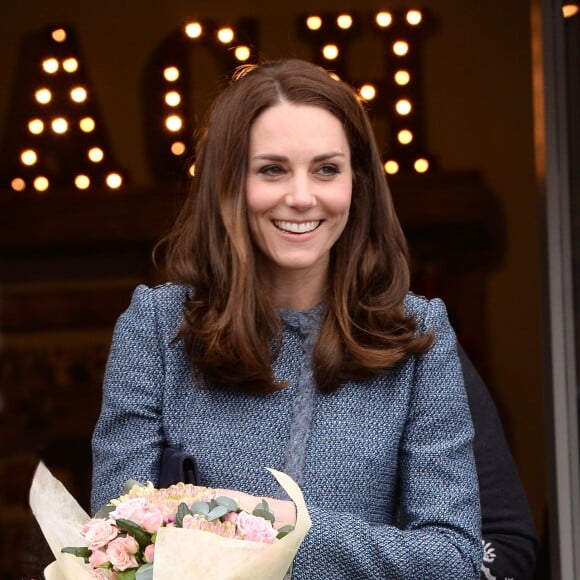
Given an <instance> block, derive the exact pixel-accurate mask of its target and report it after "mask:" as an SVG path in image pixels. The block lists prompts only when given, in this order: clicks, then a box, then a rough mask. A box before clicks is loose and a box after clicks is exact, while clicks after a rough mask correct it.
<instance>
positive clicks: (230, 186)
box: [158, 59, 432, 394]
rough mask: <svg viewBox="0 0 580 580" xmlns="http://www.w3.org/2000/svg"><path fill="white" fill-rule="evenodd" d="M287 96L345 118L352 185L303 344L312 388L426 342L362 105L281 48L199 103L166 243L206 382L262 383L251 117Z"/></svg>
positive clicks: (265, 368) (188, 340)
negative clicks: (249, 177)
mask: <svg viewBox="0 0 580 580" xmlns="http://www.w3.org/2000/svg"><path fill="white" fill-rule="evenodd" d="M281 101H287V102H290V103H294V104H301V105H311V106H315V107H321V108H322V109H325V110H326V111H328V112H330V113H331V114H332V115H334V116H335V117H336V118H337V119H338V120H339V121H340V122H341V123H342V125H343V127H344V130H345V133H346V136H347V139H348V143H349V145H350V152H351V164H352V170H353V191H352V201H351V208H350V216H349V220H348V223H347V224H346V227H345V229H344V231H343V233H342V235H341V237H340V238H339V239H338V241H337V242H336V244H335V245H334V247H333V248H332V250H331V253H330V260H329V262H330V265H329V271H328V282H327V290H326V295H325V297H324V303H325V309H324V314H323V316H322V320H321V328H320V332H319V336H318V339H317V342H316V344H315V346H314V351H313V364H314V376H315V378H316V381H317V384H318V387H319V388H320V389H321V390H325V391H330V390H333V389H335V388H338V387H339V386H340V385H341V384H343V383H344V382H345V381H346V380H348V379H351V378H370V377H372V376H373V375H376V374H377V373H380V372H385V371H387V370H388V369H391V368H392V367H394V366H395V365H396V364H397V363H399V362H400V361H401V360H403V359H405V358H406V357H408V356H409V355H412V354H420V353H422V352H424V351H425V350H426V349H427V348H428V347H429V345H430V343H431V341H432V337H431V335H430V334H418V333H417V332H416V323H415V320H414V318H413V317H410V316H406V315H405V313H404V310H403V300H404V298H405V295H406V293H407V291H408V289H409V267H408V256H407V245H406V241H405V238H404V235H403V232H402V230H401V226H400V224H399V221H398V219H397V216H396V215H395V211H394V208H393V202H392V199H391V194H390V192H389V188H388V186H387V182H386V177H385V172H384V168H383V165H382V162H381V159H380V156H379V153H378V150H377V146H376V143H375V139H374V135H373V130H372V127H371V125H370V122H369V119H368V117H367V114H366V112H365V110H364V108H363V106H362V104H361V102H360V101H359V100H358V98H357V97H356V94H355V93H354V91H353V90H352V89H351V88H350V87H349V86H348V85H347V84H345V83H343V82H341V81H337V80H335V79H333V78H332V77H331V76H330V75H329V74H328V73H327V72H326V71H324V70H323V69H321V68H319V67H317V66H315V65H313V64H311V63H308V62H305V61H301V60H295V59H289V60H281V61H274V62H267V63H265V64H262V65H259V66H255V65H253V66H245V67H243V68H241V69H239V70H238V71H237V72H236V74H234V76H233V77H232V81H231V83H230V84H229V86H228V87H227V88H226V89H225V90H224V91H223V92H222V93H221V94H220V95H219V96H218V98H217V99H216V100H215V102H214V104H213V106H212V107H211V110H210V112H209V118H208V122H207V125H206V129H205V131H204V132H203V134H202V135H201V138H200V139H199V141H198V147H197V157H196V165H195V167H196V169H195V178H194V179H193V182H192V186H191V189H190V192H189V195H188V197H187V199H186V202H185V204H184V206H183V208H182V210H181V212H180V214H179V216H178V218H177V220H176V223H175V224H174V227H173V229H172V231H171V232H170V233H169V235H168V236H167V237H166V238H165V239H163V240H162V241H161V243H160V246H158V249H159V248H160V247H161V248H162V249H163V250H164V260H165V269H166V272H167V274H168V276H169V279H170V280H173V281H175V282H178V283H182V284H186V285H187V286H189V287H190V288H191V289H192V290H191V292H190V293H189V294H188V296H187V299H186V302H185V304H184V317H183V321H182V325H181V328H180V330H179V334H178V338H183V340H184V346H185V349H186V353H187V356H188V359H189V361H190V364H191V368H192V370H193V372H195V373H197V374H199V376H201V377H203V378H204V380H205V382H206V384H207V385H210V386H219V387H226V388H235V389H239V390H243V391H247V392H254V393H262V394H266V393H269V392H273V391H275V390H278V389H280V388H282V387H283V386H284V385H285V384H284V383H279V382H276V381H274V378H273V376H272V360H273V357H275V356H276V352H277V347H276V345H279V339H280V333H281V323H280V319H279V316H278V315H277V312H276V308H275V305H274V304H272V302H271V299H270V296H269V294H268V290H267V288H266V287H265V286H264V285H263V284H262V283H261V281H260V278H259V276H258V271H257V270H258V269H257V266H258V261H259V260H260V251H259V250H258V249H257V246H256V245H255V244H254V243H253V241H252V237H251V234H250V230H249V226H248V220H247V210H246V193H245V184H246V173H247V165H248V147H249V136H250V130H251V128H252V124H253V123H254V121H255V120H256V118H257V117H258V116H259V115H260V114H261V113H262V112H263V111H264V110H265V109H267V108H269V107H272V106H274V105H276V104H277V103H280V102H281Z"/></svg>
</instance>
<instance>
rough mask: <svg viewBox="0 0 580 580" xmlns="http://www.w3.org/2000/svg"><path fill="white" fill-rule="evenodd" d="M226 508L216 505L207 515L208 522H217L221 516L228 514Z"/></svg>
mask: <svg viewBox="0 0 580 580" xmlns="http://www.w3.org/2000/svg"><path fill="white" fill-rule="evenodd" d="M228 511H229V510H228V508H227V507H225V506H223V505H217V506H216V507H214V508H213V509H212V510H211V511H210V512H209V514H207V516H206V517H207V520H208V521H209V522H212V521H213V520H217V519H218V518H221V517H223V516H225V515H226V514H227V513H228Z"/></svg>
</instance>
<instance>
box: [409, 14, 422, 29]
mask: <svg viewBox="0 0 580 580" xmlns="http://www.w3.org/2000/svg"><path fill="white" fill-rule="evenodd" d="M421 20H423V15H422V14H421V12H419V10H409V12H407V22H408V23H409V24H410V25H411V26H417V24H420V23H421Z"/></svg>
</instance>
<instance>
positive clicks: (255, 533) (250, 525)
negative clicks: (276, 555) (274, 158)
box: [236, 512, 278, 544]
mask: <svg viewBox="0 0 580 580" xmlns="http://www.w3.org/2000/svg"><path fill="white" fill-rule="evenodd" d="M236 524H237V526H238V532H239V534H240V535H241V536H242V537H243V538H244V540H251V541H253V542H264V543H266V544H273V543H274V540H275V539H276V536H277V535H278V532H277V531H276V530H275V529H274V528H273V527H272V524H271V523H270V522H269V521H268V520H265V519H264V518H260V517H258V516H253V515H252V514H249V513H247V512H240V513H239V514H238V519H237V520H236Z"/></svg>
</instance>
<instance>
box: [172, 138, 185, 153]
mask: <svg viewBox="0 0 580 580" xmlns="http://www.w3.org/2000/svg"><path fill="white" fill-rule="evenodd" d="M171 153H173V155H183V154H184V153H185V143H182V142H181V141H176V142H175V143H172V144H171Z"/></svg>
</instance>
